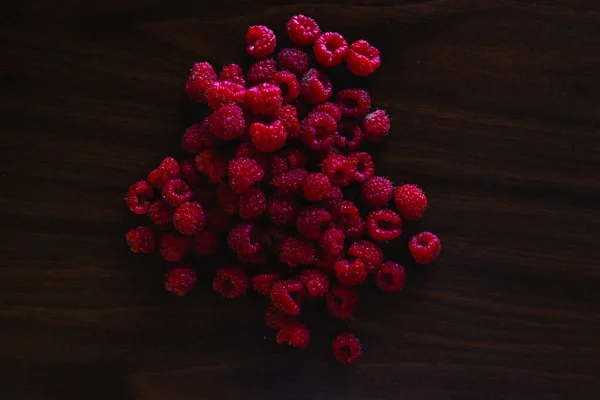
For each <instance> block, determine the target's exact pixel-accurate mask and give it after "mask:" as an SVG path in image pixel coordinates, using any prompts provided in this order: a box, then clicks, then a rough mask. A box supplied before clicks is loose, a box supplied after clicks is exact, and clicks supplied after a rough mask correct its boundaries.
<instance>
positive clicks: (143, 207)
mask: <svg viewBox="0 0 600 400" xmlns="http://www.w3.org/2000/svg"><path fill="white" fill-rule="evenodd" d="M152 197H154V191H153V190H152V187H151V186H150V184H149V183H148V182H146V181H139V182H136V183H134V184H133V185H131V186H129V189H128V190H127V194H126V195H125V204H127V208H129V210H130V211H131V212H132V213H134V214H137V215H144V214H146V213H147V212H148V209H149V208H150V204H152V203H151V201H152Z"/></svg>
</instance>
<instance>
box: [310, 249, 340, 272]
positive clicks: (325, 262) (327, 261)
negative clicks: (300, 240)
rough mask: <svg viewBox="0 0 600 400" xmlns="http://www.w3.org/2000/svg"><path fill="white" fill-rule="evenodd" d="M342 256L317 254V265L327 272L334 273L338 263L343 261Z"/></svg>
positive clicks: (321, 252)
mask: <svg viewBox="0 0 600 400" xmlns="http://www.w3.org/2000/svg"><path fill="white" fill-rule="evenodd" d="M341 259H342V258H341V256H332V255H331V254H327V253H325V252H323V251H320V252H319V253H318V254H317V257H316V260H315V265H316V266H317V267H319V268H320V269H321V270H323V271H325V272H332V271H333V266H334V265H335V263H336V262H338V261H339V260H341Z"/></svg>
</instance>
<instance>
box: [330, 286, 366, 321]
mask: <svg viewBox="0 0 600 400" xmlns="http://www.w3.org/2000/svg"><path fill="white" fill-rule="evenodd" d="M358 300H359V296H358V289H356V288H355V287H348V286H344V285H340V284H337V285H334V286H333V287H332V288H331V289H329V292H328V293H327V301H326V305H327V309H328V310H329V312H330V313H331V315H333V316H334V317H336V318H339V319H348V318H350V317H351V316H352V314H353V313H354V310H356V306H357V305H358Z"/></svg>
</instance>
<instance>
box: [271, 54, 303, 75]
mask: <svg viewBox="0 0 600 400" xmlns="http://www.w3.org/2000/svg"><path fill="white" fill-rule="evenodd" d="M277 64H278V65H279V69H281V70H287V71H290V72H291V73H292V74H296V75H301V74H302V73H304V72H305V71H306V70H307V69H308V67H309V66H310V56H309V55H308V54H307V53H306V52H304V51H302V50H298V49H294V48H289V47H288V48H285V49H282V50H281V51H280V52H279V53H277Z"/></svg>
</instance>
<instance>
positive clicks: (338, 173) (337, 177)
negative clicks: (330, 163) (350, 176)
mask: <svg viewBox="0 0 600 400" xmlns="http://www.w3.org/2000/svg"><path fill="white" fill-rule="evenodd" d="M344 179H346V173H345V172H344V171H343V170H341V169H338V170H337V171H335V173H334V174H333V180H335V181H343V180H344Z"/></svg>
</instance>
